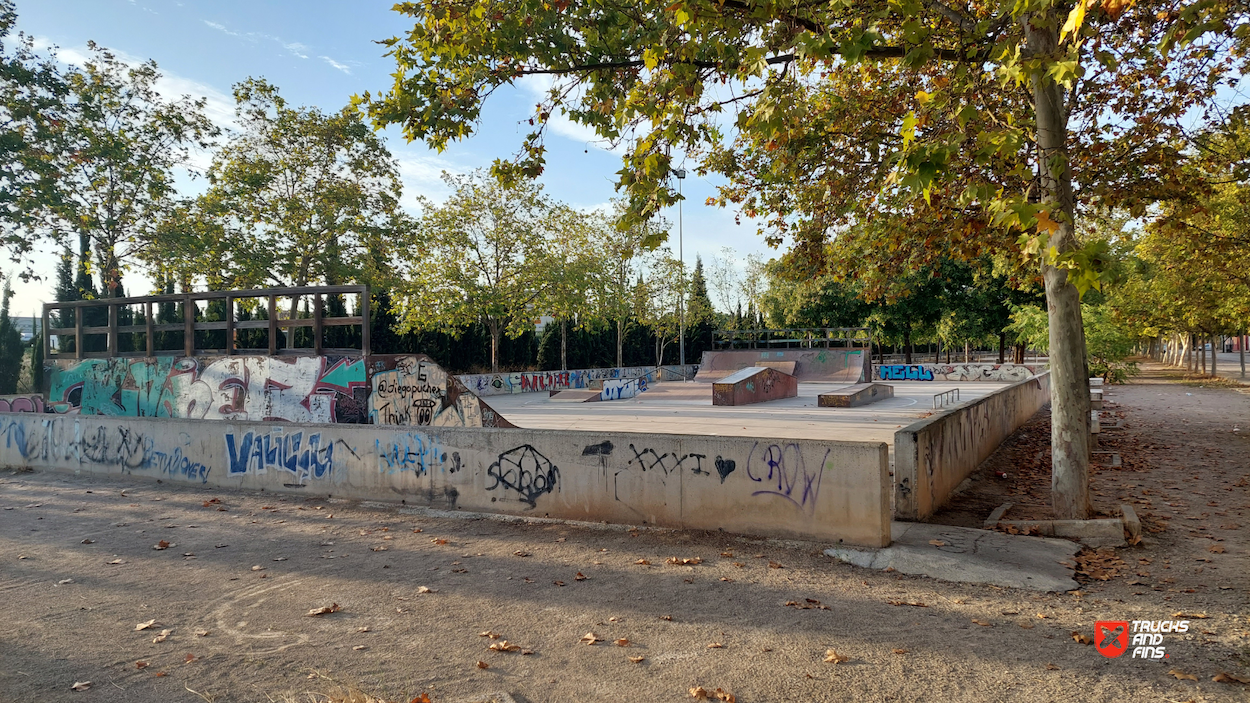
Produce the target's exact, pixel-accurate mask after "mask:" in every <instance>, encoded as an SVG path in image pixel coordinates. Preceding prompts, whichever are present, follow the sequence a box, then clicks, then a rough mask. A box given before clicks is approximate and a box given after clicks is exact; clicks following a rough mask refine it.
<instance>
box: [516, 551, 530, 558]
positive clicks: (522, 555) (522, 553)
mask: <svg viewBox="0 0 1250 703" xmlns="http://www.w3.org/2000/svg"><path fill="white" fill-rule="evenodd" d="M512 556H515V557H528V556H530V553H529V552H523V551H521V550H519V549H518V550H516V551H515V552H513V553H512Z"/></svg>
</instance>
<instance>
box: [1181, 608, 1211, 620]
mask: <svg viewBox="0 0 1250 703" xmlns="http://www.w3.org/2000/svg"><path fill="white" fill-rule="evenodd" d="M1172 617H1174V618H1189V619H1190V620H1206V619H1207V618H1209V617H1211V616H1210V615H1207V614H1206V613H1186V612H1185V611H1183V610H1182V611H1177V612H1175V613H1172Z"/></svg>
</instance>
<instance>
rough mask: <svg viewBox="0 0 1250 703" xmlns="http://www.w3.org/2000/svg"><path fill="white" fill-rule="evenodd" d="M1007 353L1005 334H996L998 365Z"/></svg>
mask: <svg viewBox="0 0 1250 703" xmlns="http://www.w3.org/2000/svg"><path fill="white" fill-rule="evenodd" d="M1006 353H1007V333H1006V332H999V333H998V363H1000V364H1001V363H1003V359H1004V358H1005V354H1006Z"/></svg>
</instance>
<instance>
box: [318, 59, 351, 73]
mask: <svg viewBox="0 0 1250 703" xmlns="http://www.w3.org/2000/svg"><path fill="white" fill-rule="evenodd" d="M317 58H319V59H321V60H323V61H325V62H326V63H328V64H330V65H331V66H333V67H334V68H337V69H338V70H340V71H342V72H343V73H346V74H347V75H349V76H350V75H351V74H352V69H351V67H349V66H347V65H346V64H341V63H339V62H338V61H335V60H334V59H332V58H330V57H329V56H318V57H317Z"/></svg>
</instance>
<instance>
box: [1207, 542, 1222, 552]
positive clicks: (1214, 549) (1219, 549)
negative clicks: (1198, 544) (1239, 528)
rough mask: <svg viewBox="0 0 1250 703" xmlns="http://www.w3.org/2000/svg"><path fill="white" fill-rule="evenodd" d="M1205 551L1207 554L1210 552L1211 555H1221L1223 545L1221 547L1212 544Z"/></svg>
mask: <svg viewBox="0 0 1250 703" xmlns="http://www.w3.org/2000/svg"><path fill="white" fill-rule="evenodd" d="M1207 551H1208V552H1211V553H1212V554H1223V553H1224V545H1222V544H1213V545H1211V546H1210V547H1207Z"/></svg>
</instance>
